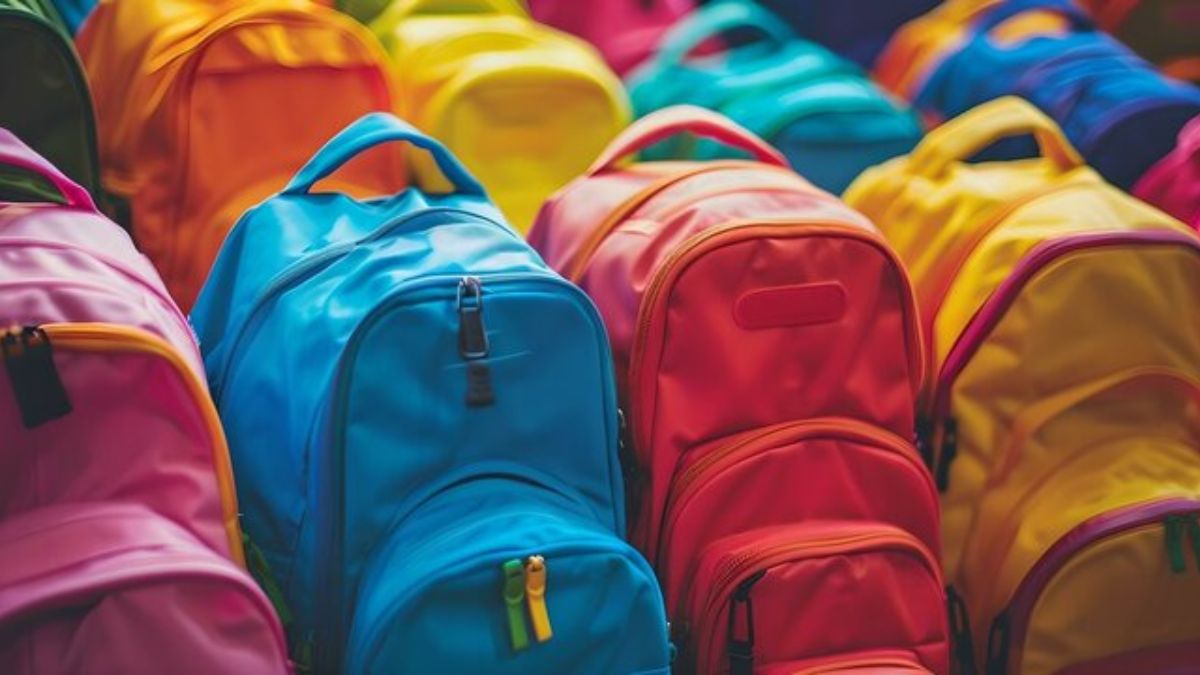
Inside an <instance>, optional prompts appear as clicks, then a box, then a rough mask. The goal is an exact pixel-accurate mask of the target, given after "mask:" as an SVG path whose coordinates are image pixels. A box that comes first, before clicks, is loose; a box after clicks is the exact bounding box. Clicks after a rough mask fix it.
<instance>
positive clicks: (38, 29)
mask: <svg viewBox="0 0 1200 675" xmlns="http://www.w3.org/2000/svg"><path fill="white" fill-rule="evenodd" d="M0 64H4V65H3V66H0V127H3V128H5V129H8V130H9V131H11V132H13V133H14V134H16V135H17V137H18V138H20V139H21V140H22V141H24V142H25V143H26V144H28V145H29V146H30V147H32V148H33V149H34V150H36V151H37V152H38V154H40V155H42V156H43V157H45V158H46V159H48V160H50V162H51V163H53V164H54V165H55V166H56V167H58V168H59V169H60V170H61V171H62V172H63V173H65V174H66V175H67V176H68V177H70V178H71V180H73V181H75V182H76V183H79V184H80V185H82V186H84V187H85V188H87V190H88V191H89V192H91V193H92V196H93V198H97V199H99V197H100V191H99V188H100V161H99V159H98V156H97V151H96V123H95V118H94V113H93V112H92V97H91V94H90V93H89V91H88V86H87V80H86V79H85V78H84V74H83V67H82V66H81V65H80V63H79V56H78V55H77V54H76V53H75V48H74V46H73V45H72V43H71V38H70V34H69V33H68V31H67V28H66V25H65V24H64V23H63V21H62V18H61V17H60V16H59V15H58V12H57V11H56V10H55V9H54V7H53V5H51V4H50V2H49V0H0ZM37 187H38V186H37V185H36V183H31V182H30V180H29V178H28V177H27V176H17V175H0V190H2V191H3V193H4V194H13V193H18V194H19V193H29V192H30V191H34V192H37V191H38V190H37Z"/></svg>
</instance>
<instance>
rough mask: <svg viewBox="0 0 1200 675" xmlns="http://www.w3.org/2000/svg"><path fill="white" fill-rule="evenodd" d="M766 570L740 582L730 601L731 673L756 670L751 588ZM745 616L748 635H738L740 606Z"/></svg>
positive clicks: (728, 641)
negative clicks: (741, 636)
mask: <svg viewBox="0 0 1200 675" xmlns="http://www.w3.org/2000/svg"><path fill="white" fill-rule="evenodd" d="M766 574H767V571H766V570H759V571H758V572H755V573H754V574H753V575H752V576H750V577H748V578H747V579H746V580H744V581H743V582H742V583H740V584H738V586H737V588H736V589H735V590H734V591H733V598H732V599H731V600H730V602H729V624H728V626H727V627H726V629H725V638H726V639H725V642H726V648H725V649H726V653H728V655H729V675H751V674H752V673H753V672H754V605H753V603H752V602H751V601H750V589H752V588H754V584H757V583H758V582H759V581H760V580H761V579H762V578H763V577H764V576H766ZM739 606H740V607H742V608H744V609H743V610H742V613H743V615H744V616H745V626H746V637H745V638H742V639H739V638H738V637H737V632H738V631H737V628H738V620H737V617H738V607H739Z"/></svg>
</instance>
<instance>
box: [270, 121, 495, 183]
mask: <svg viewBox="0 0 1200 675" xmlns="http://www.w3.org/2000/svg"><path fill="white" fill-rule="evenodd" d="M392 141H404V142H407V143H409V144H411V145H412V146H413V147H417V148H420V149H422V150H426V151H428V152H429V154H430V155H432V156H433V161H434V162H435V163H437V166H438V169H440V170H441V172H442V175H444V176H445V177H446V179H447V180H449V181H450V183H451V184H452V185H453V186H454V190H455V192H457V193H458V194H464V195H475V196H478V197H484V198H486V197H487V192H486V191H485V190H484V189H483V186H482V185H480V184H479V181H477V180H475V178H474V177H473V176H471V173H470V172H469V171H467V167H465V166H463V165H462V162H459V161H458V158H457V157H455V156H454V153H452V152H450V150H449V149H447V148H446V146H444V145H442V144H441V143H440V142H439V141H436V140H434V139H433V138H432V137H430V136H429V135H427V134H424V133H421V132H420V131H418V130H417V128H416V127H414V126H412V125H411V124H409V123H408V122H405V121H404V120H401V119H400V118H398V117H396V116H395V115H392V114H389V113H382V112H373V113H368V114H366V115H363V116H362V117H360V118H358V119H357V120H355V121H354V122H352V123H351V124H350V126H348V127H346V128H345V129H342V130H341V131H340V132H338V134H337V135H336V136H334V137H333V138H332V139H330V141H329V142H328V143H326V144H325V145H324V146H323V147H322V148H321V149H320V151H318V152H317V154H316V155H315V156H313V158H312V159H310V160H308V163H307V164H305V165H304V166H303V167H301V169H300V171H298V172H297V173H296V175H295V177H293V178H292V180H291V182H289V183H288V184H287V187H285V188H284V189H283V192H282V194H285V195H302V194H307V193H308V191H309V190H311V189H312V186H313V185H315V184H316V183H317V181H319V180H321V179H323V178H327V177H329V175H330V174H332V173H333V172H334V171H337V170H338V169H339V168H341V166H342V165H343V164H345V163H346V162H348V161H350V160H351V159H354V158H355V157H357V156H358V155H359V154H361V153H363V152H365V151H367V150H369V149H371V148H373V147H375V146H376V145H379V144H381V143H388V142H392Z"/></svg>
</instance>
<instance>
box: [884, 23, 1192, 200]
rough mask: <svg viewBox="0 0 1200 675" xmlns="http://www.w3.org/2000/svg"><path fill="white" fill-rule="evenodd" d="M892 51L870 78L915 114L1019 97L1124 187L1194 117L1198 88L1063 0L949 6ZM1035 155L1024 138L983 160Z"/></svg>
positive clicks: (947, 112)
mask: <svg viewBox="0 0 1200 675" xmlns="http://www.w3.org/2000/svg"><path fill="white" fill-rule="evenodd" d="M893 45H895V47H891V46H889V48H888V51H887V53H885V54H884V55H883V56H881V57H880V62H881V63H880V65H879V66H878V74H879V76H880V79H881V81H882V82H884V84H885V86H889V87H890V88H892V90H893V91H898V93H900V94H901V95H902V96H905V97H906V98H908V99H910V100H912V102H913V105H914V106H916V107H917V108H918V109H920V110H922V111H925V112H927V113H929V114H930V115H932V116H934V117H935V118H937V119H949V118H951V117H955V116H957V115H960V114H962V113H964V112H966V111H967V110H969V109H971V108H973V107H975V106H977V105H979V104H981V103H984V102H986V101H990V100H992V99H994V98H998V97H1001V96H1006V95H1015V96H1020V97H1021V98H1024V99H1027V100H1029V101H1030V102H1032V103H1033V104H1035V105H1036V106H1037V107H1038V108H1040V109H1041V110H1042V111H1043V112H1045V113H1046V114H1047V115H1049V116H1050V117H1051V118H1052V119H1053V120H1055V122H1056V123H1057V124H1058V126H1060V127H1061V128H1062V129H1063V131H1064V132H1065V133H1066V135H1067V138H1069V139H1070V140H1071V142H1072V143H1073V144H1074V145H1075V146H1076V147H1077V148H1079V151H1080V152H1081V153H1082V154H1083V157H1084V158H1085V159H1086V160H1087V161H1088V163H1089V164H1091V165H1092V166H1094V167H1095V168H1096V170H1097V171H1099V172H1100V174H1101V175H1102V176H1104V177H1105V178H1106V179H1107V180H1108V181H1109V182H1111V183H1113V184H1115V185H1117V186H1118V187H1121V188H1125V189H1128V188H1129V187H1131V186H1132V185H1133V184H1134V183H1135V182H1136V181H1137V180H1138V179H1139V178H1140V177H1141V176H1142V175H1143V174H1144V173H1145V172H1146V170H1147V169H1149V168H1150V166H1151V165H1153V164H1154V163H1155V162H1157V161H1158V160H1159V159H1161V158H1162V157H1163V156H1164V155H1166V154H1167V153H1168V152H1170V150H1171V148H1173V147H1174V145H1175V137H1176V135H1177V134H1178V133H1179V129H1180V128H1181V127H1182V126H1183V125H1184V124H1185V123H1186V122H1187V121H1188V120H1190V119H1191V118H1192V117H1195V116H1196V115H1197V114H1200V89H1197V88H1195V87H1193V86H1191V85H1189V84H1186V83H1183V82H1179V81H1176V80H1173V79H1171V78H1168V77H1165V76H1164V75H1162V74H1161V73H1160V72H1158V71H1157V70H1156V69H1155V68H1154V67H1153V66H1152V65H1150V64H1149V63H1146V62H1145V61H1143V60H1142V59H1140V58H1138V57H1137V56H1135V55H1134V54H1133V53H1132V52H1131V51H1130V50H1129V49H1128V48H1127V47H1125V46H1124V45H1122V44H1120V43H1119V42H1117V41H1116V40H1115V39H1114V38H1112V37H1111V36H1109V35H1106V34H1104V33H1101V32H1098V31H1096V30H1095V28H1094V27H1093V26H1092V24H1091V22H1090V19H1089V18H1088V17H1087V15H1086V14H1085V13H1084V12H1083V11H1082V10H1081V9H1080V8H1079V7H1078V6H1077V5H1075V4H1074V3H1073V2H1071V1H1070V0H1005V1H1003V2H1001V1H999V0H989V1H987V2H979V1H978V0H952V1H951V2H948V3H946V4H945V5H943V6H942V7H941V8H939V9H938V10H936V11H934V12H931V13H930V14H929V15H928V16H927V17H924V18H922V19H920V20H918V21H915V22H913V23H912V24H909V25H907V26H905V27H904V28H903V29H901V31H900V32H899V33H898V34H897V36H896V37H895V38H894V40H893ZM885 62H890V65H885ZM905 73H911V74H909V75H905ZM901 83H907V85H908V89H907V90H904V89H900V87H901V86H902V85H901ZM1033 152H1034V148H1033V146H1032V145H1031V144H1030V143H1028V142H1024V143H1017V142H1015V141H1010V142H1009V143H1008V144H1006V145H1005V146H1003V147H998V148H997V149H996V152H994V153H992V154H990V155H988V158H989V159H1012V158H1015V157H1022V156H1029V155H1030V154H1032V153H1033Z"/></svg>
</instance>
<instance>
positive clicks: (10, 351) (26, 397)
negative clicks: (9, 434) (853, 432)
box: [0, 326, 71, 429]
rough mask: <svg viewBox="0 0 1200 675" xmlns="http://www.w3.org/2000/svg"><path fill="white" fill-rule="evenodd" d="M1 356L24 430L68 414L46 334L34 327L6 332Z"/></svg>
mask: <svg viewBox="0 0 1200 675" xmlns="http://www.w3.org/2000/svg"><path fill="white" fill-rule="evenodd" d="M0 353H2V354H3V357H4V368H5V370H7V371H8V381H9V383H10V384H11V385H12V389H13V394H14V396H15V397H16V400H17V407H18V408H20V409H21V421H22V422H23V423H24V425H25V428H26V429H32V428H34V427H37V426H41V425H42V424H45V423H46V422H49V421H51V420H56V419H58V418H60V417H64V416H66V415H67V414H69V413H70V412H71V400H70V399H69V398H67V391H66V389H64V388H63V383H62V379H61V378H59V376H58V368H57V366H55V365H54V351H53V348H52V347H51V346H50V338H49V337H48V336H47V335H46V331H44V330H42V329H41V328H38V327H36V326H26V327H24V328H21V329H16V328H14V329H12V330H10V331H7V332H5V333H4V334H3V336H2V337H0Z"/></svg>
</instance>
